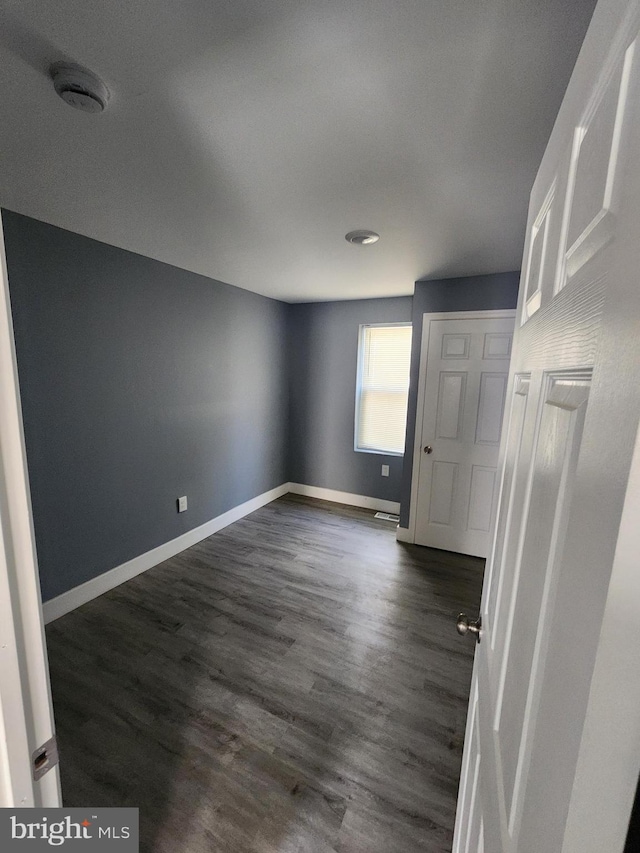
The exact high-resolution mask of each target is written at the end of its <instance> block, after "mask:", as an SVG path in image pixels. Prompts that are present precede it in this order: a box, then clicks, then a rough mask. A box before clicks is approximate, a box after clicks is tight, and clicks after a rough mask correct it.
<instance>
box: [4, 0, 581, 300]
mask: <svg viewBox="0 0 640 853" xmlns="http://www.w3.org/2000/svg"><path fill="white" fill-rule="evenodd" d="M594 5H595V4H594V1H593V0H181V2H176V0H135V2H127V3H125V2H104V0H56V2H55V3H51V2H43V0H0V8H1V10H2V11H1V14H2V26H1V27H0V75H1V79H2V87H1V91H0V109H1V112H0V202H1V204H2V206H4V207H7V208H9V209H11V210H15V211H18V212H20V213H25V214H27V215H29V216H33V217H35V218H37V219H42V220H44V221H46V222H50V223H53V224H55V225H59V226H61V227H62V228H67V229H70V230H72V231H76V232H79V233H81V234H85V235H88V236H90V237H94V238H95V239H98V240H102V241H104V242H106V243H111V244H113V245H115V246H120V247H122V248H125V249H130V250H132V251H134V252H139V253H141V254H143V255H148V256H150V257H153V258H157V259H159V260H162V261H165V262H167V263H170V264H174V265H176V266H179V267H183V268H185V269H188V270H193V271H194V272H198V273H202V274H204V275H207V276H210V277H212V278H216V279H219V280H221V281H225V282H228V283H230V284H234V285H237V286H238V287H242V288H246V289H248V290H254V291H256V292H258V293H263V294H266V295H268V296H273V297H277V298H279V299H285V300H287V301H309V300H323V299H355V298H365V297H366V298H368V297H374V296H394V295H401V294H409V293H412V292H413V283H414V281H415V280H417V279H421V278H448V277H452V276H462V275H475V274H480V273H488V272H502V271H506V270H512V269H518V268H519V266H520V258H521V253H522V246H523V238H524V228H525V224H526V212H527V201H528V195H529V191H530V188H531V185H532V183H533V179H534V177H535V173H536V170H537V166H538V163H539V161H540V159H541V157H542V154H543V151H544V148H545V144H546V141H547V139H548V136H549V134H550V132H551V128H552V125H553V121H554V119H555V115H556V113H557V110H558V108H559V106H560V102H561V100H562V95H563V92H564V90H565V88H566V85H567V83H568V80H569V76H570V74H571V70H572V68H573V65H574V62H575V60H576V57H577V54H578V51H579V48H580V44H581V41H582V38H583V36H584V33H585V31H586V28H587V25H588V22H589V19H590V16H591V12H592V11H593V6H594ZM61 59H65V60H71V61H74V62H76V63H79V64H81V65H84V66H86V67H87V68H89V69H91V70H92V71H94V72H95V73H97V74H99V75H100V76H101V77H102V78H103V79H104V80H105V82H106V83H107V85H108V87H109V89H110V90H111V92H112V98H111V102H110V104H109V107H108V109H107V110H106V112H105V113H103V114H102V115H98V116H96V115H90V114H86V113H82V112H78V111H76V110H74V109H72V108H70V107H69V106H67V105H66V104H65V103H64V102H63V101H62V100H60V99H59V98H58V97H57V96H56V94H55V92H54V89H53V86H52V84H51V81H50V79H49V78H48V73H47V72H48V68H49V66H50V64H51V63H52V62H53V61H56V60H61ZM357 228H371V229H373V230H375V231H378V232H379V233H380V235H381V239H380V241H379V243H377V244H375V245H373V246H369V247H359V246H351V245H349V244H348V243H346V242H345V240H344V234H345V233H346V232H347V231H350V230H353V229H357Z"/></svg>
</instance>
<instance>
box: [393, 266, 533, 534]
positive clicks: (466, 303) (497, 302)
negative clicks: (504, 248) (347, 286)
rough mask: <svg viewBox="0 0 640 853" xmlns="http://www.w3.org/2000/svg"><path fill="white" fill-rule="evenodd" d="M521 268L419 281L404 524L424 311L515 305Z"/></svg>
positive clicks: (403, 493)
mask: <svg viewBox="0 0 640 853" xmlns="http://www.w3.org/2000/svg"><path fill="white" fill-rule="evenodd" d="M519 282H520V272H519V271H515V272H505V273H495V274H493V275H478V276H468V277H466V278H448V279H440V280H437V281H417V282H416V288H415V291H414V295H413V311H412V317H413V341H412V346H411V380H410V387H409V407H408V413H407V439H406V444H405V462H406V464H405V466H404V471H403V475H402V488H401V509H400V524H401V525H402V527H407V526H408V525H409V504H410V501H411V479H412V478H411V469H412V463H413V460H412V454H413V443H414V441H415V425H416V408H417V402H418V376H419V373H420V342H421V340H422V315H423V314H430V313H436V312H438V311H489V310H491V309H496V308H515V307H516V304H517V302H518V287H519Z"/></svg>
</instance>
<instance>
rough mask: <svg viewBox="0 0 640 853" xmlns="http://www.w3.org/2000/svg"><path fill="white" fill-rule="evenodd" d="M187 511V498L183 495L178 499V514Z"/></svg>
mask: <svg viewBox="0 0 640 853" xmlns="http://www.w3.org/2000/svg"><path fill="white" fill-rule="evenodd" d="M186 511H187V496H186V495H183V496H182V497H181V498H178V512H186Z"/></svg>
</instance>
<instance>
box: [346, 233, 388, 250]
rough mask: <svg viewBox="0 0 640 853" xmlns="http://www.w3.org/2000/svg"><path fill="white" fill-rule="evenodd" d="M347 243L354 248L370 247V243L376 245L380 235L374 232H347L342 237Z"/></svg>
mask: <svg viewBox="0 0 640 853" xmlns="http://www.w3.org/2000/svg"><path fill="white" fill-rule="evenodd" d="M344 239H345V240H346V241H347V243H353V245H354V246H370V245H371V244H372V243H377V242H378V240H379V239H380V235H379V234H376V232H375V231H349V233H348V234H345V235H344Z"/></svg>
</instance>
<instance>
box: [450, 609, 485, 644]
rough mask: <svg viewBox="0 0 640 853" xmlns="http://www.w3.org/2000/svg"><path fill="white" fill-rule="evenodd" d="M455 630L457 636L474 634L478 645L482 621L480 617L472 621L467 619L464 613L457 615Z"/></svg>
mask: <svg viewBox="0 0 640 853" xmlns="http://www.w3.org/2000/svg"><path fill="white" fill-rule="evenodd" d="M456 628H457V630H458V634H462V636H464V635H465V634H469V633H471V634H475V635H476V640H477V642H478V643H479V642H480V640H481V638H482V619H481V618H480V616H478V618H477V619H475V620H474V619H469V617H468V616H467V615H466V613H459V614H458V621H457V623H456Z"/></svg>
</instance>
